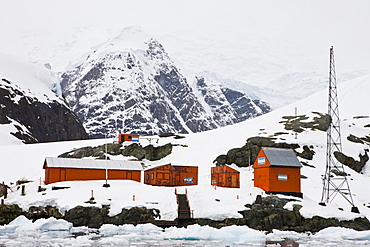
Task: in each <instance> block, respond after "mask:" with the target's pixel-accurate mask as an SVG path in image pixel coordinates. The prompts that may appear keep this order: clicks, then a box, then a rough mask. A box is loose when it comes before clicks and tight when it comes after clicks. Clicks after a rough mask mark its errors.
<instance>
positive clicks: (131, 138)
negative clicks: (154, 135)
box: [118, 134, 139, 144]
mask: <svg viewBox="0 0 370 247" xmlns="http://www.w3.org/2000/svg"><path fill="white" fill-rule="evenodd" d="M126 141H128V142H138V141H139V135H135V134H118V143H120V144H121V143H122V142H126Z"/></svg>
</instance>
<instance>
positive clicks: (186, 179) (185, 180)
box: [184, 177, 194, 184]
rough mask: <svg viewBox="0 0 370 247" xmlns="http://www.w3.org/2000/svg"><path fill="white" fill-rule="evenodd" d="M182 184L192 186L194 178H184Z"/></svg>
mask: <svg viewBox="0 0 370 247" xmlns="http://www.w3.org/2000/svg"><path fill="white" fill-rule="evenodd" d="M184 183H189V184H192V183H194V178H193V177H184Z"/></svg>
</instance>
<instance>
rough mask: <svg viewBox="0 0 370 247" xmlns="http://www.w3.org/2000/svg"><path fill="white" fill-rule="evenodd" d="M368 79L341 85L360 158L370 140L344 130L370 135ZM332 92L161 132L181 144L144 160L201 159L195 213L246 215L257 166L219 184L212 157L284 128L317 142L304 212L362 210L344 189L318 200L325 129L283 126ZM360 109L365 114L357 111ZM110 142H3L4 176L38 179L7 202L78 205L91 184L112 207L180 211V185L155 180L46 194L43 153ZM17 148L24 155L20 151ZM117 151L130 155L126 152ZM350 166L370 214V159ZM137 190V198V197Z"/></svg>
mask: <svg viewBox="0 0 370 247" xmlns="http://www.w3.org/2000/svg"><path fill="white" fill-rule="evenodd" d="M369 80H370V76H363V77H360V78H357V79H355V80H351V81H348V82H344V83H342V84H340V85H339V86H338V94H339V105H340V117H341V119H342V125H341V128H342V139H343V140H342V142H343V152H344V153H345V154H346V155H350V156H352V157H354V158H355V159H356V157H357V156H358V154H359V153H363V151H364V148H369V147H368V146H366V145H362V144H358V143H352V142H349V141H347V140H346V137H347V136H348V135H349V134H350V133H351V134H353V135H356V136H365V135H369V132H370V130H369V128H365V127H364V126H365V125H366V124H369V123H370V119H369V118H368V117H369V115H368V113H369V111H368V109H367V108H368V105H369V100H368V97H367V92H369V90H370V83H369ZM326 94H327V92H326V90H323V91H320V92H318V93H316V94H314V95H312V96H310V97H308V98H306V99H304V100H302V101H299V102H297V103H296V104H293V105H289V106H286V107H283V108H280V109H278V110H275V111H273V112H270V113H268V114H265V115H262V116H260V117H257V118H254V119H251V120H247V121H244V122H241V123H239V124H236V125H233V126H227V127H224V128H220V129H216V130H211V131H207V132H203V133H197V134H189V135H185V136H186V138H184V139H172V138H171V137H170V138H160V140H159V143H158V145H163V144H165V143H168V142H171V143H173V144H181V145H179V146H175V147H174V148H173V152H172V154H171V155H169V156H167V157H166V158H164V159H162V160H160V161H155V162H150V161H147V160H144V162H145V164H146V165H147V166H153V165H160V164H167V163H172V164H177V165H181V164H189V165H197V166H199V185H197V186H190V187H188V188H187V191H188V194H189V200H190V206H191V209H192V210H194V217H209V218H212V219H222V218H225V217H241V215H239V214H238V213H237V211H238V210H243V209H245V207H244V205H245V204H246V203H252V202H253V201H254V200H255V197H256V195H257V194H261V193H262V191H261V190H260V189H258V188H254V187H253V181H252V178H253V171H252V170H251V169H250V168H239V170H240V172H241V188H240V189H229V188H213V187H212V186H211V185H210V167H211V166H212V165H213V161H214V159H215V158H216V157H217V156H218V155H220V154H225V153H226V152H227V151H228V150H229V149H231V148H235V147H241V146H243V145H244V144H245V141H246V139H247V138H249V137H253V136H270V135H273V134H274V133H276V132H285V133H286V134H283V135H280V136H279V139H278V141H279V140H280V139H281V141H284V142H288V143H299V145H300V146H301V147H302V146H303V145H312V146H313V147H314V151H315V152H316V154H315V156H314V159H313V160H312V161H308V163H309V164H310V165H313V166H315V167H316V168H312V167H308V166H304V167H303V168H302V170H301V173H302V174H303V175H305V176H307V177H308V179H302V192H303V194H304V198H303V200H302V201H301V202H300V204H302V205H303V208H302V209H301V210H300V212H301V214H302V215H303V216H305V217H311V216H312V215H321V216H324V217H329V216H330V217H337V218H340V219H350V218H354V217H358V215H357V214H353V213H350V206H351V205H349V204H348V203H346V202H344V200H342V199H341V198H340V197H338V198H337V199H335V200H334V202H333V203H332V204H330V205H328V206H327V207H321V206H319V205H318V202H319V201H320V199H321V190H322V181H321V175H322V174H323V173H324V171H325V145H326V133H325V132H322V131H311V130H305V131H304V132H302V133H299V134H298V135H297V136H296V135H295V134H294V133H292V132H290V131H286V130H284V126H283V125H282V124H280V123H279V121H281V120H282V117H283V116H293V115H294V111H295V108H297V109H298V114H299V115H304V114H306V115H307V116H310V118H311V119H312V117H314V116H316V115H315V114H314V113H312V112H313V111H317V112H321V113H325V112H326V111H327V110H326V107H327V96H326ZM356 116H364V117H362V118H354V117H356ZM311 119H309V120H311ZM109 141H112V140H109ZM104 142H105V140H90V141H77V142H59V143H48V144H33V145H22V146H18V145H17V146H4V147H2V149H1V151H0V152H1V155H0V164H1V166H2V171H3V172H2V173H1V178H0V180H4V181H5V182H6V183H7V184H8V183H9V182H11V181H13V182H14V181H15V180H17V179H20V178H22V177H25V178H26V179H29V180H33V181H34V182H33V183H29V184H27V185H26V193H27V195H26V196H21V195H20V191H17V190H16V188H15V187H13V190H14V193H11V194H9V198H8V199H6V200H5V202H6V203H18V204H19V205H21V206H22V207H24V208H27V207H29V206H30V205H39V204H41V205H47V204H50V205H57V206H58V207H59V208H60V209H61V210H62V211H64V210H67V209H69V208H72V207H74V206H76V205H88V204H85V203H84V202H85V201H87V200H88V199H89V198H90V197H91V190H93V191H94V197H95V199H96V201H97V204H95V205H96V206H100V205H102V204H110V205H111V212H110V213H111V214H116V213H119V212H120V209H121V208H122V207H131V206H137V205H143V206H146V207H154V208H158V209H160V211H161V215H162V219H174V218H175V217H176V207H177V205H176V200H175V195H174V188H161V187H154V186H148V185H143V184H140V183H136V182H131V181H110V184H111V187H110V188H103V187H102V184H103V181H90V182H63V183H58V184H51V185H48V186H44V187H46V189H47V190H46V192H45V193H46V194H45V195H43V194H41V193H37V192H36V190H37V186H38V185H39V184H40V181H39V180H40V178H41V180H42V178H43V176H44V175H43V170H42V165H43V160H44V158H45V157H47V156H57V155H58V154H61V153H63V152H65V151H69V150H71V149H73V148H77V147H83V146H86V145H91V146H95V145H99V144H103V143H104ZM140 142H141V144H142V145H143V146H145V145H147V144H149V143H148V140H146V139H141V141H140ZM184 145H186V146H184ZM18 153H21V154H22V155H16V154H18ZM111 158H120V159H125V157H111ZM346 172H347V173H350V174H351V176H350V179H349V183H350V187H351V191H352V193H353V197H354V201H355V204H356V206H357V207H358V208H359V210H360V212H361V215H362V216H366V217H368V218H369V217H370V209H369V208H367V207H366V206H367V205H370V204H369V203H370V201H369V198H368V196H367V191H366V188H367V187H368V186H370V179H369V175H370V170H369V167H368V165H366V166H365V168H364V170H363V174H358V173H356V172H353V171H352V170H350V169H348V168H347V169H346ZM54 185H61V186H71V188H70V189H67V190H61V191H52V190H51V186H54ZM134 195H135V200H133V196H134ZM215 199H218V200H215ZM295 203H297V202H295ZM286 207H287V208H290V207H292V205H291V204H288V205H287V206H286ZM338 207H342V208H344V211H339V210H338V209H337V208H338Z"/></svg>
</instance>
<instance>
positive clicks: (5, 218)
mask: <svg viewBox="0 0 370 247" xmlns="http://www.w3.org/2000/svg"><path fill="white" fill-rule="evenodd" d="M23 213H24V212H23V210H22V209H21V208H20V207H19V206H18V205H17V204H12V205H5V204H4V205H0V225H6V224H9V223H10V222H11V221H13V220H14V219H15V218H17V217H18V216H20V215H22V214H23Z"/></svg>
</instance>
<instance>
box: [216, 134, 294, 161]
mask: <svg viewBox="0 0 370 247" xmlns="http://www.w3.org/2000/svg"><path fill="white" fill-rule="evenodd" d="M261 147H276V148H291V149H293V150H294V149H297V148H299V145H298V144H296V143H293V144H289V143H285V142H282V143H276V142H275V138H269V137H251V138H248V139H247V143H246V144H245V145H244V146H243V147H241V148H233V149H230V150H229V151H228V152H227V154H226V155H225V154H221V155H219V156H218V157H216V159H215V160H214V161H213V163H216V166H221V165H226V164H228V165H231V164H236V165H237V166H239V167H248V166H250V165H253V162H254V160H255V159H256V157H257V155H258V152H259V150H260V148H261Z"/></svg>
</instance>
